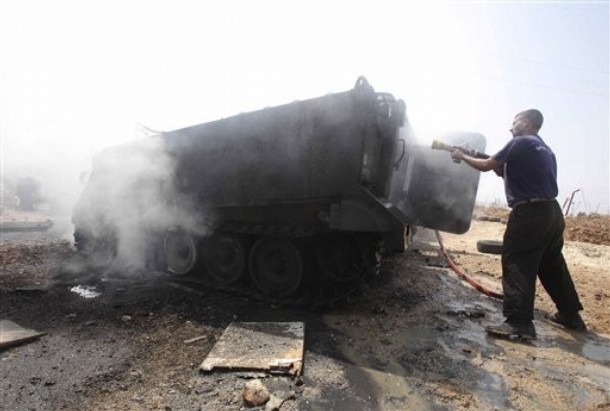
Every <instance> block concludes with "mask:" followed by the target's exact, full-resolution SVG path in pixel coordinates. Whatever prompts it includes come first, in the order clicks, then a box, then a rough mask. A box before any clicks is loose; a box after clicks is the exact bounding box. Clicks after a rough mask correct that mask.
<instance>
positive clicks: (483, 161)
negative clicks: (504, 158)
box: [451, 150, 502, 171]
mask: <svg viewBox="0 0 610 411" xmlns="http://www.w3.org/2000/svg"><path fill="white" fill-rule="evenodd" d="M451 157H452V158H453V159H454V160H462V161H464V162H465V163H466V164H468V165H469V166H470V167H472V168H474V169H476V170H479V171H489V170H496V169H499V167H500V166H501V165H502V164H500V163H498V162H497V161H496V160H495V159H494V158H493V157H490V158H474V157H472V156H469V155H468V154H464V153H463V152H461V151H460V150H454V151H452V152H451Z"/></svg>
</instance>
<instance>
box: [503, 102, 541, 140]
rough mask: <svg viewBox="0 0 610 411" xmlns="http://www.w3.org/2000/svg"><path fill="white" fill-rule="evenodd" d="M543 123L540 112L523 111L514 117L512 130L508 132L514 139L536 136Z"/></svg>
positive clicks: (534, 110) (533, 110)
mask: <svg viewBox="0 0 610 411" xmlns="http://www.w3.org/2000/svg"><path fill="white" fill-rule="evenodd" d="M543 121H544V118H543V117H542V113H541V112H540V111H538V110H536V109H531V110H525V111H522V112H521V113H519V114H517V115H516V116H515V119H514V120H513V128H511V129H510V132H511V133H512V134H513V136H514V137H517V136H527V135H531V134H538V131H539V130H540V128H541V127H542V123H543Z"/></svg>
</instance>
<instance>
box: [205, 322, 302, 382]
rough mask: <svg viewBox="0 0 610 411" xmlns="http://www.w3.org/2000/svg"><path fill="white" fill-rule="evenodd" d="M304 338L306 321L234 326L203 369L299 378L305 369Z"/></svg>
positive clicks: (247, 323)
mask: <svg viewBox="0 0 610 411" xmlns="http://www.w3.org/2000/svg"><path fill="white" fill-rule="evenodd" d="M304 337H305V324H304V323H302V322H238V323H231V324H229V326H228V327H227V329H226V330H225V331H224V332H223V334H222V335H221V336H220V338H219V339H218V341H217V342H216V344H215V345H214V347H213V348H212V350H211V351H210V352H209V353H208V355H207V357H206V358H205V360H204V361H203V362H202V363H201V366H200V367H199V369H200V370H202V371H212V370H213V369H224V370H257V371H267V372H270V373H272V374H288V375H293V376H299V375H301V371H302V369H303V353H304V351H303V350H304V340H305V338H304Z"/></svg>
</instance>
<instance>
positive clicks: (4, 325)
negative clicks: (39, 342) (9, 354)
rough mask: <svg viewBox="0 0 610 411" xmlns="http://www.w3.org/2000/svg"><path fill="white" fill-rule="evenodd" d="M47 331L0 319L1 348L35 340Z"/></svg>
mask: <svg viewBox="0 0 610 411" xmlns="http://www.w3.org/2000/svg"><path fill="white" fill-rule="evenodd" d="M45 334H46V333H41V332H38V331H36V330H30V329H27V328H23V327H21V326H20V325H19V324H15V323H14V322H12V321H9V320H0V350H3V349H5V348H8V347H11V346H13V345H18V344H22V343H25V342H28V341H33V340H35V339H37V338H39V337H40V336H43V335H45Z"/></svg>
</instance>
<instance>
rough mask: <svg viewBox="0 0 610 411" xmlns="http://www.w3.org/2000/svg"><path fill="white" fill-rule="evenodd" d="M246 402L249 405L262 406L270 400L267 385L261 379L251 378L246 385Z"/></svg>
mask: <svg viewBox="0 0 610 411" xmlns="http://www.w3.org/2000/svg"><path fill="white" fill-rule="evenodd" d="M243 396H244V403H245V404H246V405H247V406H248V407H260V406H261V405H264V404H266V403H267V401H269V398H270V395H269V390H267V387H265V385H264V384H263V383H262V382H261V380H251V381H248V382H246V385H245V386H244V394H243Z"/></svg>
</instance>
